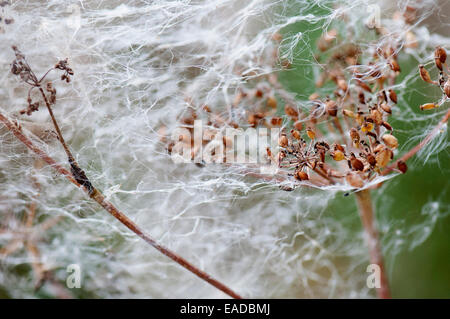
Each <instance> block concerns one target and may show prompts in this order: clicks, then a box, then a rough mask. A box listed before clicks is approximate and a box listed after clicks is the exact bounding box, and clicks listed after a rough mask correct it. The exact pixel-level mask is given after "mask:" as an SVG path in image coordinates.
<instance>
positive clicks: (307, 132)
mask: <svg viewBox="0 0 450 319" xmlns="http://www.w3.org/2000/svg"><path fill="white" fill-rule="evenodd" d="M306 134H307V135H308V137H309V138H310V139H312V140H313V139H315V138H316V133H315V132H314V131H313V130H312V128H310V127H308V128H306Z"/></svg>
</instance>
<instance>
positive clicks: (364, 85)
mask: <svg viewBox="0 0 450 319" xmlns="http://www.w3.org/2000/svg"><path fill="white" fill-rule="evenodd" d="M356 85H358V86H359V87H360V88H362V89H363V90H365V91H367V92H369V93H372V89H371V88H370V86H369V85H368V84H367V83H366V82H363V81H361V80H358V79H357V80H356Z"/></svg>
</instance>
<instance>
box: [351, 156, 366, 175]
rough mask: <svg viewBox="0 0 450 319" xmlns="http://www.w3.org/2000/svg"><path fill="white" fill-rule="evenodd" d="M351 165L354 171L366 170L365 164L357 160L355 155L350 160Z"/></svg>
mask: <svg viewBox="0 0 450 319" xmlns="http://www.w3.org/2000/svg"><path fill="white" fill-rule="evenodd" d="M350 164H351V165H352V169H353V170H354V171H362V170H363V169H364V164H363V162H362V161H361V160H359V159H357V158H356V157H355V155H354V154H353V153H352V157H351V158H350Z"/></svg>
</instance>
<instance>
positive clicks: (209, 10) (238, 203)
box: [0, 0, 445, 298]
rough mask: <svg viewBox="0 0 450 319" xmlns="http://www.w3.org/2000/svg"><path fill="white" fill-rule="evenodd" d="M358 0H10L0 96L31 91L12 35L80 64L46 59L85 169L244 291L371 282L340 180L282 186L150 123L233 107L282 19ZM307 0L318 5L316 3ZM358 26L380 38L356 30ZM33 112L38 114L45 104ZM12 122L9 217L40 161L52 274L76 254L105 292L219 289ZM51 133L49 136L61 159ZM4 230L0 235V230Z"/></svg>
mask: <svg viewBox="0 0 450 319" xmlns="http://www.w3.org/2000/svg"><path fill="white" fill-rule="evenodd" d="M367 3H368V1H339V4H340V5H339V7H338V8H337V9H333V2H330V1H309V0H300V1H292V2H290V1H260V0H252V1H238V0H228V1H220V0H212V1H151V2H149V1H148V2H147V1H125V2H120V1H104V2H100V3H99V2H98V1H83V2H80V4H79V5H76V6H71V7H70V8H68V9H67V7H66V2H65V1H52V2H49V3H46V4H43V3H42V2H40V1H26V2H25V1H17V2H15V3H14V5H13V6H11V7H10V8H9V10H10V11H11V12H12V14H13V15H14V17H15V23H14V24H12V25H10V26H8V28H6V29H5V30H6V31H5V33H4V34H1V35H0V37H2V41H1V48H2V50H0V62H1V63H0V71H1V74H2V76H1V79H0V82H1V86H0V97H1V100H2V104H1V105H0V108H1V109H2V111H3V110H4V111H7V112H8V113H9V114H12V115H14V114H16V113H17V111H18V110H20V109H22V108H23V106H24V103H25V96H26V92H25V93H24V90H23V89H22V90H21V89H19V88H18V87H19V86H20V85H19V84H18V83H17V82H16V81H15V80H14V79H12V77H11V76H9V74H8V72H9V63H10V61H11V60H12V52H11V51H10V50H9V46H10V45H13V44H16V45H19V46H20V49H21V50H22V51H23V52H24V53H25V54H26V56H27V58H28V60H29V62H30V64H32V65H33V68H34V69H35V70H36V71H38V72H39V73H41V74H42V73H43V72H45V71H46V70H47V69H48V67H49V66H52V65H54V63H55V61H57V60H58V59H60V58H66V57H68V58H69V61H70V64H71V66H72V67H73V69H74V71H75V77H74V79H73V82H72V83H71V84H70V85H65V84H62V83H59V82H57V81H56V75H54V74H50V77H53V78H52V79H54V80H55V81H54V82H55V87H56V88H57V90H58V100H57V104H56V106H55V108H54V111H55V114H56V117H57V118H58V121H59V122H60V124H61V127H62V130H63V134H64V137H65V139H66V140H67V142H68V144H69V145H70V147H71V149H72V150H73V153H74V155H75V156H76V157H77V161H78V162H79V163H80V166H81V167H83V168H84V169H85V170H86V173H87V175H88V176H89V177H90V179H91V180H92V182H93V184H95V185H96V186H98V187H99V189H103V190H104V191H105V195H107V197H109V198H110V199H111V201H112V202H114V203H115V204H116V205H117V206H118V207H119V208H121V209H122V210H123V211H125V212H127V213H128V214H129V215H130V217H131V218H132V219H133V220H135V221H136V223H137V224H139V225H140V226H141V227H142V228H144V229H145V230H146V231H147V232H148V233H150V234H152V235H153V236H154V237H155V238H157V239H158V240H159V241H161V242H162V243H163V244H164V245H166V246H168V247H169V248H170V249H172V250H174V251H176V252H179V253H180V254H181V255H182V256H183V257H185V258H187V259H188V260H190V261H192V263H193V264H195V265H197V266H199V267H200V268H201V269H204V270H206V271H207V272H209V273H211V274H212V275H214V277H217V278H219V279H220V280H221V281H223V282H224V283H226V284H227V285H229V286H230V287H232V288H233V289H234V290H236V291H238V292H240V293H242V294H243V295H244V296H249V297H367V296H370V295H371V292H370V291H369V289H368V288H367V287H366V286H365V275H366V274H365V265H366V262H365V260H364V258H365V256H366V249H365V247H364V245H363V241H362V236H361V235H360V234H357V233H356V234H355V232H354V231H351V230H350V229H349V228H348V227H346V221H345V219H346V218H348V219H350V220H351V219H352V218H357V216H356V215H355V216H353V217H348V216H342V219H343V220H338V218H336V216H334V215H333V209H331V208H329V207H328V204H329V203H330V202H331V201H332V199H333V198H334V196H335V190H330V191H326V192H325V191H311V190H308V189H300V190H297V191H296V192H293V193H287V192H283V191H280V190H279V189H278V188H277V187H273V186H271V185H267V184H266V183H263V182H261V181H259V180H257V179H251V178H250V179H249V178H246V177H245V176H243V174H242V173H241V172H239V171H236V170H235V169H232V168H226V169H225V168H224V167H221V166H206V167H204V168H199V167H196V166H195V165H193V164H182V165H176V164H174V163H172V162H171V160H170V158H169V157H168V155H167V153H166V151H165V149H164V147H163V145H162V143H161V142H160V136H159V135H158V133H157V129H158V128H159V126H161V125H162V124H164V126H166V127H167V129H168V131H170V130H171V129H173V128H174V127H175V126H176V125H177V123H176V121H175V119H176V118H177V117H178V116H179V114H180V113H181V112H183V111H184V110H185V109H186V106H187V105H188V104H190V102H189V101H194V102H195V103H193V104H199V105H200V104H208V105H211V106H213V107H215V108H218V109H219V110H220V111H222V112H223V113H227V112H229V110H228V109H227V105H230V104H231V103H232V96H233V93H234V92H235V91H236V90H237V89H238V88H239V86H242V85H246V80H244V79H243V77H242V76H241V75H240V74H251V73H252V72H254V74H255V75H253V76H249V77H248V78H252V77H257V75H260V74H266V73H271V72H273V71H274V69H273V66H271V65H266V64H264V63H259V62H260V61H258V60H264V59H266V60H269V58H270V57H269V56H270V53H268V52H270V51H271V49H273V42H272V41H271V40H270V38H271V36H272V35H273V34H275V33H276V32H277V31H279V29H281V28H283V27H288V26H290V25H293V24H295V23H297V22H307V23H311V25H314V28H312V29H311V30H310V31H313V29H317V28H323V26H322V25H321V24H322V23H323V24H324V25H325V28H326V27H327V26H328V25H330V24H331V23H333V22H334V21H335V19H336V18H338V17H341V16H342V15H345V16H347V17H348V18H349V21H350V22H349V26H352V27H353V26H357V25H358V23H359V22H358V21H362V20H363V14H362V13H363V11H361V10H360V12H359V13H358V10H357V9H358V8H363V7H364V6H365V5H366V4H367ZM427 3H428V2H427ZM430 3H431V2H430ZM380 4H381V5H382V3H380ZM316 6H318V7H321V8H323V9H324V10H323V11H322V12H321V13H320V14H319V13H317V12H315V11H311V10H312V8H314V7H316ZM311 12H312V13H311ZM349 29H350V28H349ZM361 34H362V33H361ZM24 35H27V36H26V38H25V36H24ZM307 39H308V37H307V33H305V34H293V35H291V36H288V37H286V38H285V39H284V40H283V42H282V49H281V50H280V51H282V53H283V54H284V55H283V56H282V57H284V58H287V59H288V60H291V62H292V61H295V59H296V58H297V53H296V52H295V50H297V48H298V46H299V45H302V46H304V47H305V50H311V52H312V51H313V47H314V45H315V44H314V43H309V42H308V41H307ZM356 41H361V45H362V46H363V47H364V46H366V47H368V48H375V47H376V45H377V44H376V43H372V42H371V43H365V42H364V39H363V36H361V37H358V38H356ZM423 50H425V47H424V48H423ZM422 53H423V52H422ZM420 57H422V58H423V57H424V55H420ZM305 63H309V64H311V65H313V64H314V63H315V62H314V60H313V59H311V60H309V61H305ZM237 70H239V72H240V74H239V72H237ZM411 72H413V71H411ZM414 72H415V71H414ZM405 83H406V82H405ZM402 85H404V83H400V84H398V87H399V88H404V86H402ZM399 91H401V90H399ZM406 92H407V91H406ZM399 98H400V101H403V100H402V99H403V96H402V95H401V94H399ZM188 102H189V103H188ZM406 114H410V113H406ZM30 120H32V121H34V122H37V123H46V122H48V118H47V114H46V113H45V112H43V111H42V112H36V113H34V114H33V116H32V117H31V118H30ZM417 120H419V119H417ZM25 129H28V128H27V127H26V128H25ZM8 138H9V135H8V134H7V133H6V132H5V131H2V130H0V139H1V141H2V144H1V149H0V150H1V152H0V180H1V183H0V190H1V191H0V194H1V195H0V208H1V214H2V217H3V214H5V215H6V214H8V216H11V222H10V224H8V225H7V228H9V229H13V228H14V227H15V223H16V222H15V221H14V217H15V216H16V217H17V216H20V213H21V212H23V211H24V210H25V209H26V207H27V205H28V203H29V201H30V199H31V198H33V195H35V194H36V189H34V188H33V186H32V184H31V182H30V178H31V177H32V176H36V175H37V176H38V178H39V180H40V183H41V185H42V190H41V191H40V192H39V193H40V196H39V199H38V201H37V207H38V208H37V211H38V217H39V216H40V218H45V217H49V216H56V215H60V216H63V217H64V219H63V220H62V221H61V222H60V223H59V224H58V225H56V226H55V227H54V228H52V229H51V231H49V233H48V234H47V235H46V236H45V238H44V240H43V241H40V242H39V244H38V245H39V248H40V250H41V255H42V256H43V263H44V264H45V265H47V266H48V267H49V268H50V269H52V271H54V273H55V275H56V276H57V277H58V278H60V279H61V280H64V278H65V277H66V275H67V273H66V271H65V268H66V267H67V265H69V264H74V263H75V264H79V265H80V266H81V269H82V271H83V280H82V288H83V291H85V292H89V293H92V294H93V295H95V296H99V297H153V298H157V297H193V298H195V297H223V294H222V293H220V292H218V291H216V290H214V289H213V288H212V287H210V286H208V285H207V284H205V283H202V282H201V281H199V280H198V279H197V278H196V277H195V276H193V275H191V274H189V273H187V272H186V271H184V270H182V269H180V267H178V266H177V265H175V264H173V263H172V262H171V261H170V260H168V259H167V258H165V257H163V256H160V255H159V254H158V253H157V252H156V251H153V250H150V249H148V247H147V246H146V245H145V244H144V243H143V242H141V241H140V240H139V239H137V238H135V236H133V235H131V234H129V233H128V232H127V231H126V230H124V229H123V228H122V227H121V226H119V225H117V224H116V223H115V222H113V221H112V219H110V218H109V217H106V216H105V214H103V213H102V212H101V211H99V210H98V208H97V207H96V206H95V205H94V204H92V203H90V202H89V201H88V200H87V199H86V198H85V197H84V196H83V195H82V194H80V193H78V192H75V191H74V190H73V188H72V186H71V185H66V184H65V182H64V181H63V180H61V179H60V178H57V177H56V176H55V175H54V173H53V172H52V171H51V170H50V169H48V168H43V169H42V170H40V171H39V172H38V173H36V172H35V171H33V170H32V169H31V167H32V165H33V157H32V156H31V155H30V154H28V153H27V151H26V150H25V149H24V148H22V147H21V146H20V145H18V143H17V142H16V141H14V140H8ZM49 140H50V142H49V143H48V144H49V145H48V146H46V145H45V143H42V145H43V147H45V148H46V150H48V152H49V153H50V154H51V155H52V156H54V157H55V158H57V159H58V160H60V161H61V163H65V158H64V154H63V152H62V150H60V149H59V147H58V144H57V143H56V141H55V140H54V139H52V138H49ZM436 143H437V142H436ZM442 143H445V142H442ZM440 145H443V144H440ZM355 236H356V238H357V239H358V240H354V237H355ZM7 239H8V237H7V235H4V234H2V235H1V236H0V240H1V243H2V244H3V243H5V242H6V241H7ZM362 256H363V257H362ZM27 260H29V257H27V255H26V253H25V252H24V251H22V252H20V253H18V254H14V255H11V256H8V257H6V258H2V260H1V266H0V267H1V271H0V284H1V285H2V286H3V287H16V289H14V290H12V289H11V291H9V290H8V293H9V294H10V295H11V296H12V297H31V296H34V295H35V292H34V291H33V289H32V288H30V287H32V285H30V281H31V279H26V278H25V277H23V276H19V275H18V274H17V272H15V270H17V269H16V267H17V265H20V264H21V263H24V262H25V261H27Z"/></svg>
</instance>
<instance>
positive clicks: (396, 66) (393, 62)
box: [388, 59, 401, 72]
mask: <svg viewBox="0 0 450 319" xmlns="http://www.w3.org/2000/svg"><path fill="white" fill-rule="evenodd" d="M388 64H389V67H390V68H391V70H392V71H394V72H400V71H401V69H400V64H398V61H397V60H395V59H391V60H389V61H388Z"/></svg>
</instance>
